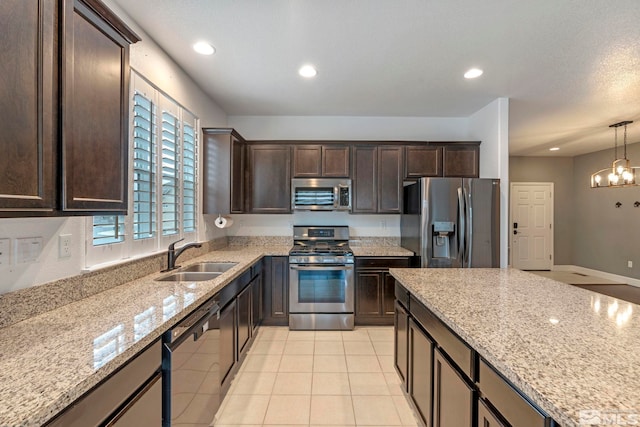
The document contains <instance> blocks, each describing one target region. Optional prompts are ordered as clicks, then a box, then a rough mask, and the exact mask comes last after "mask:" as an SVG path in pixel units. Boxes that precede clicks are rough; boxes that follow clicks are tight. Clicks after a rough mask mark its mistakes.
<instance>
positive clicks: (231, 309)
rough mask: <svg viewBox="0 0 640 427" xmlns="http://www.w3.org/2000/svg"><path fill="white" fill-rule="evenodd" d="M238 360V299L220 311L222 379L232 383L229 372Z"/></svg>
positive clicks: (223, 381)
mask: <svg viewBox="0 0 640 427" xmlns="http://www.w3.org/2000/svg"><path fill="white" fill-rule="evenodd" d="M235 362H236V301H235V300H233V301H231V302H230V303H229V304H228V305H227V306H226V307H224V308H223V309H222V310H221V311H220V381H221V382H222V384H223V389H224V388H226V387H224V385H225V383H226V384H227V387H228V386H229V385H230V381H229V380H230V376H229V373H230V372H231V369H232V368H233V365H234V364H235Z"/></svg>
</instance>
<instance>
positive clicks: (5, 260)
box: [0, 239, 11, 266]
mask: <svg viewBox="0 0 640 427" xmlns="http://www.w3.org/2000/svg"><path fill="white" fill-rule="evenodd" d="M10 262H11V239H0V266H6V265H9V263H10Z"/></svg>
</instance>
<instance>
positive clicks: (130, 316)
mask: <svg viewBox="0 0 640 427" xmlns="http://www.w3.org/2000/svg"><path fill="white" fill-rule="evenodd" d="M290 248H291V247H290V246H254V247H250V248H247V247H240V246H238V247H233V246H229V247H227V248H225V249H222V250H215V251H212V252H209V253H208V254H206V255H204V256H201V257H198V258H194V259H192V260H190V261H189V262H185V263H183V266H186V265H189V264H193V263H196V262H201V261H220V262H222V261H230V262H237V263H238V265H237V266H235V267H233V268H232V269H231V270H228V271H227V272H225V273H223V274H222V275H220V276H219V277H217V278H216V279H213V280H209V281H205V282H191V283H188V282H156V281H154V278H156V277H158V276H161V275H163V274H164V273H159V272H158V273H155V274H151V275H149V276H145V277H143V278H141V279H138V280H135V281H132V282H129V283H126V284H124V285H122V286H118V287H115V288H112V289H109V290H107V291H104V292H101V293H99V294H96V295H94V296H92V297H89V298H86V299H83V300H80V301H77V302H74V303H71V304H68V305H65V306H63V307H60V308H58V309H56V310H53V311H50V312H47V313H44V314H41V315H39V316H36V317H32V318H30V319H27V320H24V321H22V322H19V323H16V324H14V325H12V326H9V327H6V328H2V329H0V402H1V403H0V426H2V427H9V426H11V427H14V426H40V425H42V424H43V423H44V422H46V421H47V420H49V419H50V418H52V417H53V416H54V415H56V414H57V413H58V412H60V411H61V410H63V409H64V408H66V407H67V406H69V405H70V404H71V403H72V402H74V401H75V400H76V399H77V398H78V397H80V396H81V395H83V394H84V393H85V392H87V391H88V390H90V389H91V388H92V387H93V386H95V385H96V384H98V383H99V382H100V381H101V380H102V379H104V378H105V377H107V376H108V375H109V374H111V373H112V372H114V371H115V370H116V369H118V368H119V367H120V366H122V364H123V363H125V362H126V361H127V360H129V359H130V358H131V357H133V356H134V355H135V354H136V353H138V352H139V351H140V350H142V349H143V348H145V347H146V346H147V345H149V344H150V343H152V342H154V341H155V340H156V339H158V338H160V337H161V336H162V333H163V332H165V331H166V330H168V329H169V328H171V327H172V326H173V325H174V324H176V323H177V322H178V321H180V320H181V319H183V318H184V317H185V316H186V315H188V314H189V313H190V312H191V311H193V310H194V309H195V308H197V307H198V306H199V305H200V304H202V303H204V302H205V301H207V300H208V299H209V298H210V297H212V296H213V295H214V294H215V293H216V292H218V291H219V290H220V289H221V288H223V287H224V286H225V285H227V284H228V283H230V282H231V281H233V280H234V279H236V278H237V277H239V276H240V275H241V273H243V272H244V271H246V269H247V268H248V267H249V266H251V265H253V264H254V263H255V262H256V261H258V260H259V259H260V258H261V257H262V256H264V255H274V256H278V255H285V256H286V255H288V253H289V249H290ZM109 342H112V343H114V342H115V343H117V344H116V349H115V350H114V351H113V352H112V353H110V354H101V355H100V354H98V353H99V352H97V353H94V350H95V349H96V348H99V347H102V346H104V345H105V344H106V343H109Z"/></svg>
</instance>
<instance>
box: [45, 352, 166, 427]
mask: <svg viewBox="0 0 640 427" xmlns="http://www.w3.org/2000/svg"><path fill="white" fill-rule="evenodd" d="M161 363H162V344H161V343H160V340H158V341H156V343H155V344H153V345H152V346H151V347H149V348H148V349H147V350H145V351H143V352H142V353H140V354H139V355H138V356H136V357H134V358H133V359H132V360H131V361H130V362H129V363H128V364H127V365H125V366H124V367H123V368H122V369H120V370H119V371H118V372H116V373H115V374H114V375H113V376H112V377H110V378H108V379H107V380H106V381H105V382H103V383H102V384H100V385H99V386H97V387H96V388H95V389H93V390H92V391H90V392H89V393H87V394H86V395H84V396H83V397H81V398H80V399H79V400H78V401H77V402H76V403H74V404H73V405H71V406H70V407H69V408H67V409H66V410H65V411H64V412H63V413H62V414H61V415H60V416H59V417H58V418H56V419H55V420H54V421H53V422H51V423H50V424H48V425H49V426H60V427H62V426H64V427H73V426H78V427H84V426H88V425H99V424H101V423H102V422H104V421H105V419H106V418H107V417H109V416H110V415H111V414H112V413H113V412H114V411H115V410H116V409H117V408H118V407H119V406H120V405H121V404H122V403H124V402H125V401H126V400H127V399H129V396H131V395H133V393H134V392H135V391H136V390H137V389H138V388H139V387H140V386H141V385H142V384H144V383H145V382H146V381H147V380H148V379H149V378H151V376H152V375H153V373H154V372H156V371H159V370H160V364H161Z"/></svg>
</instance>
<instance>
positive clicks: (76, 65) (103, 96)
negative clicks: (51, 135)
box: [60, 0, 137, 213]
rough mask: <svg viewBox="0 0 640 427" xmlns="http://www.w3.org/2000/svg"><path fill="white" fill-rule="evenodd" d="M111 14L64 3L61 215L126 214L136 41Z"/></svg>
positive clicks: (89, 4) (93, 4)
mask: <svg viewBox="0 0 640 427" xmlns="http://www.w3.org/2000/svg"><path fill="white" fill-rule="evenodd" d="M107 13H109V14H110V12H108V10H107V9H105V8H104V6H102V4H101V3H99V2H97V1H94V0H92V1H88V0H83V1H80V0H75V1H74V0H65V1H64V7H63V15H62V19H63V22H64V24H63V27H64V32H63V33H62V34H63V37H62V53H63V54H62V58H63V62H62V72H61V84H62V87H61V101H60V115H61V119H62V132H61V135H62V141H61V150H62V153H61V156H62V210H63V211H75V212H81V213H87V212H118V213H126V212H127V195H128V191H129V190H128V188H129V185H128V173H127V172H128V169H127V164H128V162H127V160H128V146H129V144H128V138H127V135H128V133H129V132H128V130H129V120H128V117H129V114H128V112H129V102H128V99H129V43H130V42H131V41H134V40H135V41H137V40H136V39H134V40H131V37H129V38H128V37H127V34H125V33H122V32H121V31H119V29H118V28H117V27H115V26H114V25H112V24H110V20H109V19H113V18H115V16H114V15H112V14H110V16H105V15H106V14H107ZM134 37H135V36H134Z"/></svg>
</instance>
